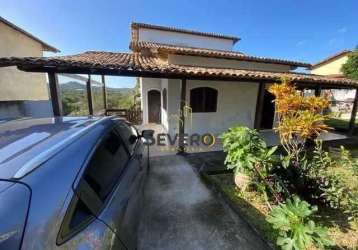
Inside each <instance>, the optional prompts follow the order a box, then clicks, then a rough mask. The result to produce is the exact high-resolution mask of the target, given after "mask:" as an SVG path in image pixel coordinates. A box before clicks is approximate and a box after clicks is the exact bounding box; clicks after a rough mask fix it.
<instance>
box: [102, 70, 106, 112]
mask: <svg viewBox="0 0 358 250" xmlns="http://www.w3.org/2000/svg"><path fill="white" fill-rule="evenodd" d="M102 92H103V105H104V110H105V111H106V109H107V90H106V79H105V76H104V75H102Z"/></svg>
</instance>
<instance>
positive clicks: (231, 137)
mask: <svg viewBox="0 0 358 250" xmlns="http://www.w3.org/2000/svg"><path fill="white" fill-rule="evenodd" d="M222 143H223V148H224V152H226V153H227V156H226V159H225V164H226V166H227V168H228V169H234V172H235V173H245V174H249V175H252V174H254V172H255V165H257V164H259V165H260V166H263V167H265V169H262V172H266V167H269V165H270V163H271V161H272V157H273V154H274V152H275V151H276V149H277V147H273V148H271V149H268V148H267V146H266V143H265V141H264V140H263V139H262V138H261V137H260V135H259V133H258V132H257V131H256V130H254V129H250V128H247V127H243V126H236V127H233V128H230V129H229V130H228V131H227V132H225V133H224V134H223V135H222Z"/></svg>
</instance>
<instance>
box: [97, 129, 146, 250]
mask: <svg viewBox="0 0 358 250" xmlns="http://www.w3.org/2000/svg"><path fill="white" fill-rule="evenodd" d="M116 129H117V131H118V133H119V134H120V136H121V140H122V141H123V142H124V144H125V145H126V147H127V149H128V153H129V160H128V163H127V165H126V167H125V168H124V170H123V172H122V174H121V176H120V177H119V179H118V185H117V187H116V188H115V190H114V192H113V195H112V198H111V200H110V201H109V203H108V205H107V206H106V208H105V209H104V210H103V212H102V213H101V215H100V217H99V218H100V219H101V220H103V221H104V222H105V223H106V224H107V225H109V227H111V228H112V230H113V231H114V232H115V233H116V234H117V236H118V237H119V238H120V239H121V241H122V242H123V243H124V244H125V245H126V247H128V248H129V249H135V248H136V244H137V231H138V226H139V222H140V214H141V207H142V202H143V185H144V178H145V171H146V165H145V164H146V162H145V161H144V160H143V146H142V144H141V143H139V137H138V135H137V134H136V131H135V130H133V129H132V128H131V127H130V126H128V125H127V124H125V123H121V122H118V123H117V124H116ZM133 136H134V137H135V138H134V137H133Z"/></svg>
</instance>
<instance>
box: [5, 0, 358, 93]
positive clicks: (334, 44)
mask: <svg viewBox="0 0 358 250" xmlns="http://www.w3.org/2000/svg"><path fill="white" fill-rule="evenodd" d="M0 16H2V17H4V18H6V19H8V20H9V21H11V22H13V23H15V24H16V25H18V26H20V27H21V28H23V29H25V30H26V31H28V32H30V33H32V34H34V35H35V36H37V37H39V38H40V39H42V40H43V41H45V42H47V43H49V44H51V45H53V46H55V47H56V48H58V49H60V50H61V53H60V54H58V55H67V54H74V53H81V52H84V51H87V50H102V51H120V52H123V51H129V48H128V45H129V39H130V23H131V22H145V23H151V24H156V25H163V26H172V27H179V28H185V29H191V30H198V31H204V32H213V33H220V34H227V35H234V36H239V37H240V38H241V39H242V40H241V41H239V42H238V43H237V44H236V45H235V48H234V49H235V50H237V51H241V52H244V53H246V54H250V55H255V56H266V57H273V58H282V59H289V60H297V61H303V62H308V63H315V62H317V61H320V60H322V59H324V58H326V57H328V56H330V55H332V54H335V53H337V52H339V51H341V50H343V49H352V48H354V47H355V46H356V45H358V0H344V1H343V0H340V1H339V0H178V1H170V0H161V1H160V0H128V1H123V0H102V1H99V0H51V1H49V0H0ZM0 35H1V34H0ZM46 55H52V53H47V54H46ZM134 82H135V80H134V79H133V78H116V80H113V79H112V80H111V81H110V85H112V87H130V86H133V84H134Z"/></svg>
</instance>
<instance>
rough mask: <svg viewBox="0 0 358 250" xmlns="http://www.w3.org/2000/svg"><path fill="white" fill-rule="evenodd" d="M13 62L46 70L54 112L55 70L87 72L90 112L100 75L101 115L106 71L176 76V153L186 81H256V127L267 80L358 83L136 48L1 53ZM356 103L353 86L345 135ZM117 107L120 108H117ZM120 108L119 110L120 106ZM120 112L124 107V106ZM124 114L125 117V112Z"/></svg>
mask: <svg viewBox="0 0 358 250" xmlns="http://www.w3.org/2000/svg"><path fill="white" fill-rule="evenodd" d="M8 66H17V68H18V69H19V70H22V71H26V72H42V73H47V75H48V81H49V89H50V96H51V102H52V109H53V114H54V115H55V116H61V115H62V114H63V111H62V102H61V96H60V90H59V83H58V74H86V75H88V81H87V84H86V86H87V88H86V89H87V100H88V113H89V114H90V115H93V114H94V112H93V98H92V91H91V75H100V76H101V79H102V83H103V89H102V92H103V100H104V103H103V114H108V113H110V112H113V111H116V110H110V109H107V103H106V87H105V84H106V83H105V77H106V76H129V77H148V78H166V79H180V80H181V81H180V84H181V86H180V91H181V92H180V93H181V98H180V104H179V107H178V110H180V120H181V122H179V126H178V127H179V152H184V143H183V141H184V131H185V125H186V124H185V115H184V107H185V104H186V103H187V100H186V97H185V92H186V82H187V80H208V81H213V80H217V81H246V82H259V91H258V98H257V104H256V115H255V122H254V124H255V128H259V124H260V122H261V120H262V119H263V117H262V111H263V107H264V102H263V100H264V90H265V88H266V85H267V84H270V83H273V82H276V81H278V80H280V78H282V77H287V78H289V79H290V80H291V81H292V82H293V83H295V84H296V86H297V87H298V88H300V89H311V90H314V93H315V95H320V93H321V91H322V90H323V89H355V90H357V88H358V82H357V81H353V80H349V79H344V78H339V79H338V78H329V77H325V76H318V75H312V74H304V73H293V72H290V73H280V72H267V71H256V70H240V69H231V68H214V67H198V66H183V65H177V64H170V63H163V61H160V60H159V59H158V58H157V57H155V56H152V55H144V54H141V53H138V52H133V53H114V52H95V51H89V52H84V53H81V54H76V55H68V56H58V57H25V58H17V57H11V58H0V67H8ZM357 106H358V92H357V91H356V95H355V99H354V104H353V109H352V112H351V117H350V122H349V129H348V131H346V132H347V133H348V134H351V133H353V130H354V127H355V125H354V124H355V117H356V112H357ZM117 111H118V110H117ZM119 111H120V110H119ZM122 111H123V112H124V113H125V112H126V111H125V110H122ZM126 116H127V115H126ZM127 117H128V116H127Z"/></svg>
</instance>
